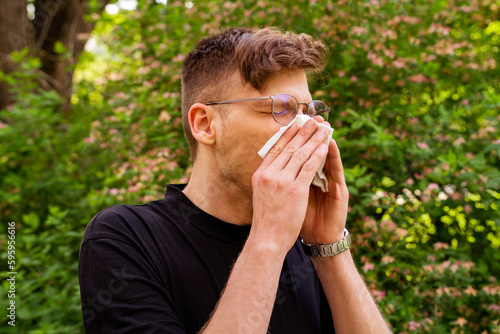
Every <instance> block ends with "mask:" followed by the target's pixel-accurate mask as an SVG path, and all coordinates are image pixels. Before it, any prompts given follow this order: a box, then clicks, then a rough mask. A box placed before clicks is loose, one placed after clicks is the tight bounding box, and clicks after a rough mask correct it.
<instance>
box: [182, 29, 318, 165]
mask: <svg viewBox="0 0 500 334" xmlns="http://www.w3.org/2000/svg"><path fill="white" fill-rule="evenodd" d="M327 58H328V49H327V47H326V46H325V45H324V44H323V43H322V42H319V41H315V40H314V39H313V38H312V37H311V36H309V35H306V34H294V33H291V32H286V33H282V32H281V31H279V30H277V29H275V28H264V29H260V30H256V29H247V28H229V29H226V30H224V31H222V32H220V33H219V34H216V35H213V36H210V37H207V38H205V39H203V40H201V41H200V42H199V43H198V45H197V46H196V48H195V49H194V50H193V51H191V52H190V53H189V54H188V56H187V57H186V60H185V61H184V64H183V68H182V122H183V126H184V132H185V134H186V137H187V139H188V143H189V150H190V152H191V158H192V160H193V162H194V160H195V159H196V151H197V141H196V140H195V139H194V137H193V136H192V134H191V128H190V126H189V121H188V112H189V109H190V108H191V106H192V105H193V104H194V103H196V102H201V103H207V102H211V101H219V100H223V99H226V98H228V97H227V96H225V95H226V94H227V93H228V92H229V91H230V89H229V87H228V86H230V85H229V84H228V82H229V81H230V77H231V76H232V75H233V74H234V73H235V72H239V74H240V77H241V79H242V81H243V83H250V84H251V85H252V86H253V87H254V88H255V89H257V90H258V91H262V90H263V89H264V88H265V86H266V83H267V82H268V81H269V79H271V78H272V77H273V76H276V75H278V74H279V73H280V72H283V71H289V72H292V71H296V70H304V71H309V72H318V71H320V70H322V69H323V67H324V65H325V64H326V61H327Z"/></svg>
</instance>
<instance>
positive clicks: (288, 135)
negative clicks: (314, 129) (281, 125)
mask: <svg viewBox="0 0 500 334" xmlns="http://www.w3.org/2000/svg"><path fill="white" fill-rule="evenodd" d="M299 129H300V126H299V125H298V124H297V123H294V124H292V125H291V126H290V127H289V128H288V129H287V130H286V131H285V132H284V133H283V135H282V136H281V138H280V139H279V140H278V141H277V142H276V144H274V146H273V147H272V148H271V149H270V150H269V152H268V153H267V155H266V156H265V157H264V160H263V161H262V164H261V168H266V167H267V166H269V165H270V164H272V163H273V161H274V160H275V159H276V158H277V157H278V155H279V154H280V153H281V152H282V151H283V147H285V145H287V144H288V143H289V142H290V141H291V140H292V139H293V138H294V137H295V135H296V134H297V132H298V131H299Z"/></svg>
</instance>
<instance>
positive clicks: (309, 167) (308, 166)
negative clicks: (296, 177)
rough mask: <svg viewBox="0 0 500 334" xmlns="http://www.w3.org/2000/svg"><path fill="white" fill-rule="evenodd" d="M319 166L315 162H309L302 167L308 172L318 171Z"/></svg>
mask: <svg viewBox="0 0 500 334" xmlns="http://www.w3.org/2000/svg"><path fill="white" fill-rule="evenodd" d="M317 168H318V167H317V165H316V164H315V163H314V162H313V161H308V162H306V163H305V164H304V166H302V169H303V170H304V171H306V172H309V171H312V170H315V169H317Z"/></svg>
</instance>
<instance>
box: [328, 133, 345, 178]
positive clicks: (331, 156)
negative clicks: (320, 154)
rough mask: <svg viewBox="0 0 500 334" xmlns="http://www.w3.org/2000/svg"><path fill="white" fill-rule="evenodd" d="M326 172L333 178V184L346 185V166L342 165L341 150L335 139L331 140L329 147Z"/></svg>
mask: <svg viewBox="0 0 500 334" xmlns="http://www.w3.org/2000/svg"><path fill="white" fill-rule="evenodd" d="M325 171H326V172H327V175H328V174H329V175H330V176H331V178H332V181H333V182H335V183H338V184H345V176H344V166H343V165H342V159H341V156H340V150H339V148H338V146H337V142H336V141H335V140H334V139H330V143H329V146H328V158H327V159H326V163H325Z"/></svg>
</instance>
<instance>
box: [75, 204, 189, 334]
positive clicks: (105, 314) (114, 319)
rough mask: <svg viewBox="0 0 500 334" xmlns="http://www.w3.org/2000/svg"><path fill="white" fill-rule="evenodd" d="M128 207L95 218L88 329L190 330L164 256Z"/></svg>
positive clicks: (88, 263) (87, 258)
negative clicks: (165, 271)
mask: <svg viewBox="0 0 500 334" xmlns="http://www.w3.org/2000/svg"><path fill="white" fill-rule="evenodd" d="M134 219H135V218H134V215H127V212H126V209H122V210H120V209H119V208H116V207H115V208H112V209H107V210H105V211H103V212H101V213H99V214H98V215H97V216H96V217H94V218H93V219H92V220H91V222H90V223H89V225H88V227H87V229H86V231H85V235H84V238H83V241H82V245H81V248H80V259H79V278H80V292H81V301H82V312H83V322H84V327H85V332H86V333H110V334H113V333H185V332H186V331H185V329H184V326H183V325H182V323H181V322H180V321H179V318H178V315H177V314H176V312H175V306H174V305H173V302H172V299H171V296H170V293H169V287H168V282H166V281H165V277H164V276H162V273H161V271H160V270H159V267H160V266H161V264H160V263H159V261H161V259H159V258H158V257H156V255H155V254H152V253H151V251H150V249H149V248H148V247H147V246H145V245H147V243H148V242H150V240H147V239H148V238H147V235H146V236H144V235H141V231H140V230H139V231H138V230H136V229H134V228H133V226H134Z"/></svg>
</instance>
